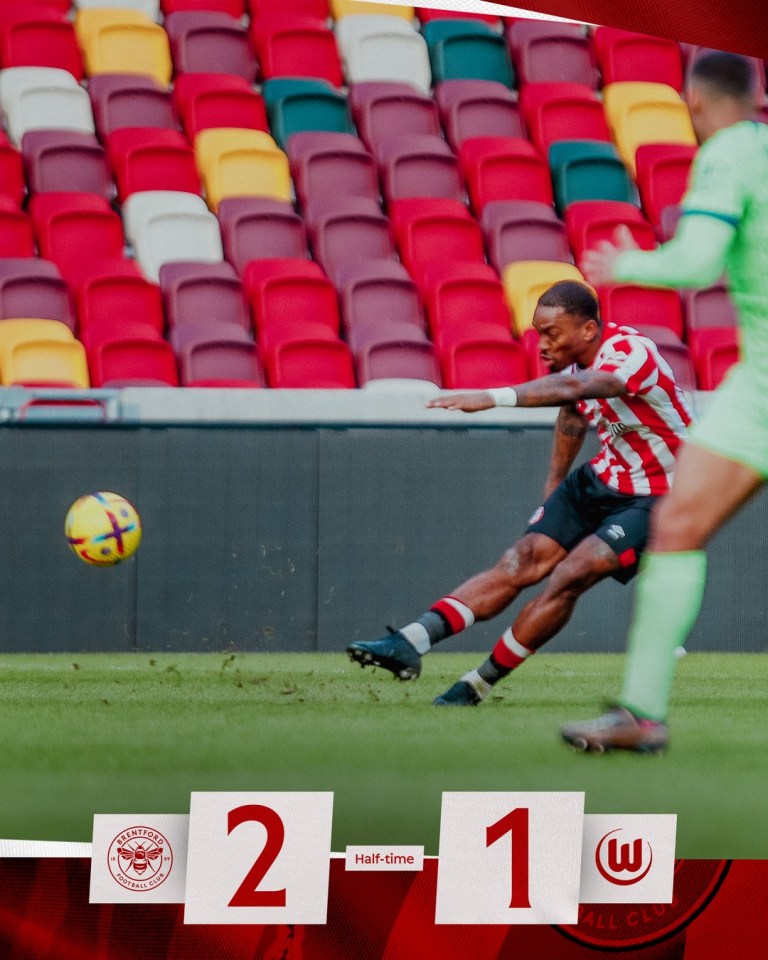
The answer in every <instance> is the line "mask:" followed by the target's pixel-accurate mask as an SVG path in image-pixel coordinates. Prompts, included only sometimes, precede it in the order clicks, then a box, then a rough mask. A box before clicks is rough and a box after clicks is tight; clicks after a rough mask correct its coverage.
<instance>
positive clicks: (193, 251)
mask: <svg viewBox="0 0 768 960" xmlns="http://www.w3.org/2000/svg"><path fill="white" fill-rule="evenodd" d="M135 248H136V259H137V260H138V262H139V265H140V266H141V269H142V271H143V272H144V275H145V276H146V278H147V279H148V280H152V281H153V282H155V283H156V282H157V281H158V279H159V277H160V267H161V266H162V265H163V264H164V263H172V262H174V261H178V260H184V261H186V260H200V261H203V262H204V263H215V262H217V261H220V260H223V259H224V252H223V250H222V245H221V233H220V231H219V223H218V221H217V219H216V217H214V216H213V214H212V213H184V212H177V213H158V214H155V215H153V216H151V217H149V218H147V220H146V221H145V223H144V224H143V225H142V226H141V228H140V230H139V233H138V235H137V236H136V239H135Z"/></svg>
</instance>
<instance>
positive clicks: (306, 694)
mask: <svg viewBox="0 0 768 960" xmlns="http://www.w3.org/2000/svg"><path fill="white" fill-rule="evenodd" d="M479 659H481V657H479V656H478V655H476V654H473V655H465V654H451V653H435V654H432V655H430V656H429V657H428V658H427V659H426V661H425V663H424V673H423V674H422V677H421V679H420V680H418V681H415V682H409V683H399V682H397V681H395V680H394V679H393V678H392V677H391V676H390V675H389V674H388V673H385V672H384V671H381V670H371V669H366V670H365V671H362V670H361V669H360V668H359V667H358V666H356V665H354V664H351V663H350V662H349V660H348V659H347V658H346V657H345V656H342V655H337V654H301V655H297V654H271V655H254V654H242V655H241V654H236V655H232V654H220V655H194V654H187V655H150V654H135V655H101V654H97V655H93V654H91V655H4V656H0V697H1V698H2V699H1V701H0V702H1V703H2V708H1V709H2V734H1V736H2V751H1V752H0V783H2V790H1V791H0V836H2V837H5V838H26V839H37V840H43V839H50V840H80V841H89V840H90V838H91V827H92V818H93V814H94V813H186V812H188V810H189V794H190V792H191V791H193V790H196V791H198V790H332V791H334V792H335V807H334V830H333V849H334V850H336V851H341V850H343V849H344V847H345V845H346V844H419V845H421V844H423V845H425V847H426V851H427V852H428V853H437V844H438V832H439V819H440V797H441V793H442V791H444V790H584V791H586V810H587V812H588V813H600V812H605V813H613V812H627V813H677V814H678V844H677V852H678V856H681V857H692V858H710V857H714V858H721V857H735V858H761V859H765V858H768V833H766V832H765V831H764V830H761V829H759V827H758V825H759V824H761V823H762V822H763V820H764V813H765V798H766V789H768V750H766V703H767V701H768V695H767V694H766V690H768V656H766V655H749V654H692V655H689V656H687V657H685V658H684V660H682V661H681V663H680V665H679V670H678V676H677V680H676V685H675V698H674V703H673V710H672V737H673V740H672V749H671V750H670V752H669V753H668V754H667V755H666V756H664V757H662V758H657V757H646V756H635V755H627V754H611V755H608V756H602V757H601V756H584V755H579V754H575V753H573V752H572V751H571V750H570V749H569V748H567V747H565V746H564V745H563V744H562V743H561V742H560V741H559V737H558V724H559V723H560V722H562V721H565V720H572V719H578V718H583V717H589V716H592V715H594V714H595V712H596V711H597V710H599V709H600V706H601V701H602V698H603V697H604V696H605V695H610V694H611V693H612V692H615V691H616V690H617V689H618V688H619V684H620V676H621V669H622V664H623V658H622V657H620V656H615V655H598V654H541V655H539V656H537V657H535V658H533V659H532V660H531V661H530V662H529V663H528V664H526V666H525V667H524V668H523V669H522V670H520V671H519V672H518V673H517V674H516V675H515V676H513V677H510V678H508V679H507V680H506V681H504V682H502V684H500V685H499V686H498V687H497V688H496V691H497V693H496V695H495V696H493V699H492V700H491V701H489V702H487V703H485V704H483V705H482V706H481V707H479V708H477V709H436V708H434V707H432V706H431V700H432V698H433V697H434V696H435V695H436V694H438V693H441V692H442V691H443V690H444V689H445V688H446V687H447V686H449V685H450V684H451V683H452V682H453V681H454V680H455V679H456V678H457V676H459V675H460V674H461V673H463V672H465V671H466V670H467V669H469V668H470V667H472V666H476V665H477V663H478V661H479Z"/></svg>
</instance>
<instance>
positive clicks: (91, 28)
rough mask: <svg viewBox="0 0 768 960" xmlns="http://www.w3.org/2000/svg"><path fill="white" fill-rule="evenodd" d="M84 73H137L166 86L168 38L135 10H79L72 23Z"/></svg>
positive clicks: (169, 66)
mask: <svg viewBox="0 0 768 960" xmlns="http://www.w3.org/2000/svg"><path fill="white" fill-rule="evenodd" d="M75 30H76V33H77V40H78V43H79V44H80V47H81V48H82V51H83V58H84V60H85V69H86V73H88V75H89V76H92V75H93V74H98V73H138V74H142V75H144V76H151V77H154V78H155V79H156V80H158V81H159V82H160V83H162V84H163V86H167V85H168V84H169V83H170V81H171V76H172V74H173V64H172V62H171V48H170V44H169V42H168V34H167V33H166V32H165V30H163V28H162V27H161V26H160V25H159V24H157V23H155V22H154V21H153V20H151V19H150V18H149V17H148V16H147V15H146V14H145V13H141V12H140V11H138V10H124V9H122V8H120V9H114V8H111V7H110V8H103V7H99V8H95V9H91V10H81V11H80V12H79V13H78V15H77V20H76V21H75Z"/></svg>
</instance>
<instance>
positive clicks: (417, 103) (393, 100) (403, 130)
mask: <svg viewBox="0 0 768 960" xmlns="http://www.w3.org/2000/svg"><path fill="white" fill-rule="evenodd" d="M349 107H350V110H351V111H352V117H353V119H354V121H355V125H356V126H357V129H358V132H359V134H360V136H361V137H362V139H363V140H364V141H365V142H366V144H367V145H368V147H369V148H370V149H371V150H374V151H375V150H376V146H377V144H379V143H381V142H382V140H386V139H388V138H390V137H400V136H407V135H412V134H416V135H426V136H439V135H440V133H441V131H440V121H439V119H438V115H437V108H436V106H435V102H434V101H433V100H432V98H431V97H428V96H427V95H426V94H425V93H423V92H422V91H421V90H418V89H417V88H416V87H414V86H412V85H411V84H410V83H384V82H381V83H377V82H373V81H368V82H363V83H353V84H352V85H351V86H350V88H349Z"/></svg>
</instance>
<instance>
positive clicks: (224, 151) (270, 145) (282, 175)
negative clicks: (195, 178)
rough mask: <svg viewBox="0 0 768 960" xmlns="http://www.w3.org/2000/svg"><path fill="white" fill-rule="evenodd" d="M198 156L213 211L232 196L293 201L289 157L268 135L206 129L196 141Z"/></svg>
mask: <svg viewBox="0 0 768 960" xmlns="http://www.w3.org/2000/svg"><path fill="white" fill-rule="evenodd" d="M195 154H196V156H197V163H198V167H199V169H200V172H201V174H202V178H203V183H204V185H205V194H206V198H207V201H208V205H209V206H210V208H211V209H212V210H218V208H219V205H220V203H221V201H222V200H224V199H226V198H228V197H244V196H255V197H271V198H272V199H275V200H284V201H286V202H287V201H290V200H291V199H292V195H293V185H292V183H291V175H290V168H289V164H288V157H287V156H286V155H285V154H284V153H283V151H282V150H280V149H279V147H278V146H277V144H276V143H275V141H274V140H273V139H272V137H271V136H270V135H269V134H268V133H264V132H263V131H261V130H240V129H236V128H228V127H225V128H221V129H217V128H214V129H209V130H203V131H201V132H200V133H199V134H198V135H197V137H196V138H195Z"/></svg>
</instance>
